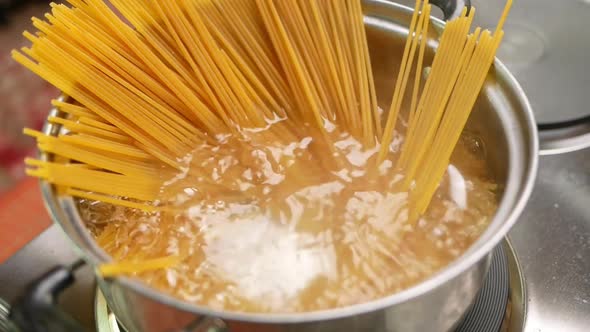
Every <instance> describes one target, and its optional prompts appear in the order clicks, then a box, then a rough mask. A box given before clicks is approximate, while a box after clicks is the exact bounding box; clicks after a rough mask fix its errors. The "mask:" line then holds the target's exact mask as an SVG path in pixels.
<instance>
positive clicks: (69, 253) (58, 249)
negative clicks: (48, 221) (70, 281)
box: [0, 226, 96, 327]
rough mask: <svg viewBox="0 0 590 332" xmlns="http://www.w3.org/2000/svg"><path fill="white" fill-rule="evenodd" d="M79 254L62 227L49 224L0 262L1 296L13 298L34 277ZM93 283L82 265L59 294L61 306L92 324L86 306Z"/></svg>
mask: <svg viewBox="0 0 590 332" xmlns="http://www.w3.org/2000/svg"><path fill="white" fill-rule="evenodd" d="M78 257H79V256H78V254H77V253H76V252H74V250H73V249H72V245H71V242H70V240H68V238H67V237H66V235H65V234H64V233H63V231H62V230H61V229H60V228H59V227H56V226H54V227H51V228H49V229H48V230H46V231H45V232H43V233H42V234H41V235H39V236H38V237H37V238H35V239H34V240H33V241H31V242H30V243H28V244H27V245H26V246H25V247H24V248H23V249H21V250H20V251H18V252H17V253H16V254H15V255H14V256H12V257H11V258H10V259H9V260H8V261H6V262H4V263H3V264H0V298H2V299H4V300H5V301H7V302H8V303H11V302H13V301H14V300H15V298H16V297H17V296H19V295H20V294H22V292H23V290H24V288H25V287H26V285H27V284H29V283H30V282H32V281H33V280H34V279H35V278H38V277H39V276H41V275H43V274H44V273H45V272H47V271H48V270H49V269H51V268H53V267H55V266H56V265H70V264H72V263H73V262H74V261H76V260H78ZM95 285H96V283H95V281H94V273H93V271H92V269H91V268H90V267H89V266H87V267H84V268H82V269H80V270H79V271H77V272H76V283H75V284H74V285H73V286H72V287H71V288H69V289H68V290H66V291H65V292H64V293H63V294H62V296H61V297H60V305H61V306H62V307H63V309H64V310H65V311H67V312H68V313H70V314H71V315H72V316H73V317H75V318H76V319H78V320H79V321H80V322H81V323H82V324H83V325H84V326H86V327H92V326H93V325H94V317H93V314H92V312H91V310H89V309H91V308H92V304H93V297H94V288H95V287H96V286H95Z"/></svg>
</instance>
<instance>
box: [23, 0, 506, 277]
mask: <svg viewBox="0 0 590 332" xmlns="http://www.w3.org/2000/svg"><path fill="white" fill-rule="evenodd" d="M68 2H69V4H70V5H71V6H66V5H57V4H52V5H51V7H52V12H51V14H47V15H46V16H45V18H46V20H40V19H36V18H34V19H33V25H34V26H35V27H36V28H37V29H38V32H37V33H35V34H32V33H29V32H25V33H24V35H25V37H26V38H27V39H29V40H30V41H31V42H32V46H31V47H30V48H23V49H22V50H21V51H20V52H19V51H14V52H13V57H14V58H15V59H16V60H17V61H18V62H20V63H21V64H23V65H24V66H26V67H27V68H29V69H30V70H31V71H33V72H35V73H36V74H38V75H39V76H41V77H42V78H43V79H45V80H47V81H48V82H50V83H51V84H53V85H55V86H56V87H58V88H59V89H61V90H62V91H63V92H64V93H65V94H66V95H68V96H69V99H68V102H63V101H54V102H53V104H54V105H55V106H56V107H57V108H58V109H59V110H60V111H61V114H64V116H63V117H61V116H60V117H49V118H48V121H49V122H50V123H53V124H56V125H59V126H60V127H61V128H62V131H61V132H60V134H59V135H57V136H56V137H54V136H49V135H46V134H43V133H40V132H37V131H33V130H25V133H26V134H28V135H30V136H33V137H34V138H35V139H36V140H37V144H38V147H39V149H40V150H42V151H44V152H46V153H48V154H50V155H52V156H53V159H50V160H48V161H45V160H35V159H27V161H26V164H27V166H28V167H29V169H28V170H27V173H28V174H29V175H32V176H36V177H39V178H42V179H44V180H46V181H48V182H50V183H52V184H54V185H56V186H58V187H59V189H60V190H61V193H65V194H66V195H71V196H75V197H80V198H86V199H89V200H99V201H104V202H107V203H112V204H116V205H121V206H125V207H129V208H133V209H139V210H141V211H143V212H146V213H151V212H156V211H157V212H161V211H164V212H170V213H175V211H182V209H184V208H185V207H186V206H188V205H190V203H191V202H192V201H191V200H189V201H186V200H185V198H182V199H180V200H178V199H177V197H179V195H184V194H183V193H184V192H187V191H188V192H190V195H192V196H191V197H192V198H191V199H192V200H199V201H205V202H217V201H219V200H223V201H231V200H233V199H235V200H237V201H240V200H245V199H247V198H251V197H262V196H264V195H267V196H272V197H274V198H275V200H282V199H284V198H286V197H288V196H289V195H291V194H292V191H293V190H297V188H300V187H298V186H295V185H293V184H294V183H297V184H298V185H299V186H305V185H306V184H310V185H312V184H319V183H324V182H327V181H330V180H332V179H340V178H339V177H338V176H337V175H336V173H338V172H339V171H340V170H344V171H348V170H347V169H346V167H347V166H350V165H351V163H349V161H348V160H346V157H345V156H342V155H341V154H339V153H338V151H337V146H336V145H337V144H336V142H342V139H343V138H344V139H348V138H349V137H351V138H352V139H353V140H354V141H355V142H361V145H362V149H361V150H362V151H360V152H359V153H367V154H368V155H369V154H371V153H373V152H374V151H378V155H377V156H376V163H377V165H376V167H374V168H372V169H368V170H362V171H361V170H358V171H360V172H361V173H363V172H364V173H363V174H365V173H366V174H368V176H367V179H371V175H372V174H373V175H374V174H376V173H378V172H376V170H377V169H378V168H379V167H380V166H382V165H383V162H384V161H385V160H390V161H395V162H396V163H395V167H394V168H393V169H395V172H398V171H399V172H402V173H403V174H404V181H403V182H402V183H401V184H400V185H399V187H396V188H395V190H399V191H404V192H409V193H410V197H411V198H412V199H411V200H410V206H411V209H412V211H411V214H412V218H411V219H412V220H415V219H416V218H417V216H419V215H420V214H422V213H423V212H424V211H425V209H426V208H427V207H428V205H429V203H430V200H431V198H432V196H433V195H434V193H435V191H436V189H437V186H438V184H439V182H440V181H441V179H442V178H443V176H444V173H445V170H446V168H447V167H448V164H449V160H450V156H451V153H452V151H453V149H454V147H455V145H456V144H457V141H458V139H459V136H460V135H461V132H462V130H463V128H464V126H465V124H466V122H467V119H468V117H469V114H470V112H471V110H472V108H473V106H474V104H475V101H476V98H477V96H478V94H479V91H480V90H481V87H482V85H483V83H484V80H485V77H486V75H487V73H488V71H489V69H490V66H491V65H492V62H493V59H494V54H495V52H496V50H497V48H498V45H499V43H500V41H501V38H502V31H501V29H502V25H503V23H504V20H505V18H506V15H507V13H508V10H509V8H510V5H511V1H508V3H507V5H506V9H505V11H504V14H503V16H502V18H501V20H500V23H499V24H498V28H497V30H496V32H495V33H494V34H493V35H492V34H491V33H490V32H487V31H485V32H481V29H479V28H478V29H476V30H475V32H474V33H472V34H469V29H470V26H471V24H472V21H473V17H474V14H475V10H474V9H472V10H471V11H470V12H469V13H467V10H463V12H462V14H461V15H460V17H459V18H457V19H455V20H452V21H450V22H448V23H447V24H446V26H445V29H444V30H443V32H442V35H441V37H440V40H439V45H438V49H437V50H436V53H435V56H434V59H433V62H432V64H431V65H430V67H431V68H430V74H429V75H428V77H427V78H426V80H423V79H422V71H423V68H424V66H425V65H427V64H425V63H424V62H425V60H424V59H425V53H426V46H427V45H426V44H427V43H428V38H429V35H428V33H429V24H430V13H431V5H430V3H429V1H428V0H425V1H423V0H417V1H416V6H415V10H414V13H413V15H412V19H411V22H410V26H409V32H408V37H407V40H406V44H405V48H404V51H403V55H402V59H401V65H400V68H399V71H398V73H397V80H396V83H395V87H394V89H393V98H392V102H391V105H390V107H389V112H388V114H387V119H386V124H385V128H382V127H383V126H382V123H381V120H382V119H381V115H380V113H379V109H378V104H377V93H376V89H375V83H374V79H373V72H372V64H371V60H370V56H369V48H368V41H367V37H366V31H365V25H364V22H363V11H362V6H361V0H294V1H283V0H200V1H194V0H174V1H150V0H110V1H109V3H110V4H112V5H113V6H114V9H113V8H112V7H109V6H108V5H107V3H106V2H105V1H104V0H68ZM412 72H414V77H413V78H412ZM408 98H409V105H410V106H409V109H408V111H407V126H406V127H405V128H404V124H400V122H401V121H398V117H400V116H403V113H404V112H403V111H404V110H403V108H404V105H405V104H406V103H404V101H405V100H408ZM396 131H397V132H402V131H405V138H404V143H403V145H402V149H401V153H400V154H399V156H397V155H396V154H395V153H392V152H391V150H390V145H391V143H392V141H393V137H394V133H395V132H396ZM302 142H307V143H302ZM309 142H313V144H309ZM346 144H348V143H346ZM298 146H305V149H307V151H309V152H310V154H309V155H306V156H305V157H300V156H299V157H297V156H296V153H294V150H295V147H298ZM308 146H309V147H308ZM283 150H286V151H289V152H288V153H278V152H277V151H283ZM302 154H303V153H302ZM252 170H254V172H252ZM365 171H366V172H365ZM392 172H393V171H392ZM266 173H268V174H270V176H267V175H266ZM391 175H393V174H391ZM271 176H274V177H275V178H274V179H271V178H270V177H271ZM277 177H278V178H281V177H288V178H289V181H287V183H286V184H284V185H280V184H277V183H278V182H280V181H279V180H277ZM244 178H246V180H247V181H246V180H244ZM187 182H190V185H189V186H187ZM275 182H276V183H275ZM359 182H362V181H359ZM269 183H271V184H272V185H273V188H272V189H269V188H270V185H269ZM388 183H389V182H388ZM350 185H351V186H353V184H350ZM354 185H366V183H364V182H363V183H362V184H354ZM379 188H381V187H379ZM362 189H363V188H359V191H362ZM175 200H177V201H178V202H175ZM259 203H260V204H261V205H263V204H265V203H264V202H259ZM115 233H116V230H115V229H111V228H108V227H107V228H106V229H105V231H104V232H103V233H102V234H101V236H103V237H102V238H101V239H99V242H100V243H101V244H102V245H104V246H109V245H110V244H112V243H113V241H116V234H115ZM154 241H156V240H154ZM130 255H131V256H133V257H131V256H129V257H131V258H133V259H132V260H128V261H127V263H122V265H116V266H115V265H113V266H111V267H110V268H105V271H106V272H105V273H113V274H116V273H122V272H129V271H143V270H145V269H148V270H149V269H156V268H161V267H162V266H166V264H172V263H174V262H178V258H177V257H164V258H158V259H157V260H156V261H149V259H150V257H144V255H143V254H142V253H141V252H133V253H131V254H130ZM121 257H122V256H121ZM142 262H143V263H142ZM171 262H172V263H171ZM144 263H145V264H144ZM142 264H143V265H142ZM109 271H110V272H109Z"/></svg>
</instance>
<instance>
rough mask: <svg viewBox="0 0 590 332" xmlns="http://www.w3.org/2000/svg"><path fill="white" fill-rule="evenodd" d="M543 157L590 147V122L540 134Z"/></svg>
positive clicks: (544, 131)
mask: <svg viewBox="0 0 590 332" xmlns="http://www.w3.org/2000/svg"><path fill="white" fill-rule="evenodd" d="M539 138H540V149H541V155H552V154H559V153H567V152H572V151H577V150H582V149H585V148H588V147H590V121H588V123H583V124H579V125H576V126H571V127H567V128H561V129H552V130H543V131H541V132H539Z"/></svg>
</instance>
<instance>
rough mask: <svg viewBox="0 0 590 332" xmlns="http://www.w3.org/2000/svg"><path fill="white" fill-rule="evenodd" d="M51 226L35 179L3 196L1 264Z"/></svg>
mask: <svg viewBox="0 0 590 332" xmlns="http://www.w3.org/2000/svg"><path fill="white" fill-rule="evenodd" d="M50 225H51V219H50V218H49V215H48V214H47V212H46V210H45V206H44V205H43V200H42V198H41V194H40V192H39V182H38V181H37V180H36V179H33V178H26V179H24V180H23V181H20V182H19V183H18V185H16V186H14V187H13V188H12V189H11V190H9V191H8V192H5V193H4V194H0V264H1V263H2V262H4V261H5V260H6V259H8V258H9V257H10V256H12V255H13V254H14V253H16V252H17V251H18V250H19V249H20V248H22V247H23V246H25V245H26V244H27V243H29V242H30V241H31V240H33V239H34V238H35V237H37V235H39V234H41V232H43V231H44V230H45V229H47V228H48V227H49V226H50Z"/></svg>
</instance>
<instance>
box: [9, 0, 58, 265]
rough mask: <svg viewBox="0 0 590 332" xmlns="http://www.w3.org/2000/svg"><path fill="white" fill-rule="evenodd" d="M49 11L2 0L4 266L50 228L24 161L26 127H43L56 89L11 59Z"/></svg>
mask: <svg viewBox="0 0 590 332" xmlns="http://www.w3.org/2000/svg"><path fill="white" fill-rule="evenodd" d="M48 8H49V1H47V0H0V263H2V262H3V261H4V260H5V259H7V258H8V257H10V256H11V254H12V253H14V252H16V250H18V249H19V248H21V247H22V246H23V245H24V244H26V243H27V242H29V241H30V240H32V239H33V238H34V237H35V236H36V235H38V234H39V233H40V232H41V231H42V230H43V229H45V228H46V227H47V226H48V225H49V224H50V221H49V217H48V216H47V214H46V213H45V210H44V208H43V204H42V202H41V198H40V195H39V190H38V188H37V181H35V180H32V179H26V178H25V176H24V167H23V159H24V158H25V157H26V156H27V155H32V154H34V153H35V152H34V148H35V146H34V141H33V140H32V139H30V138H28V137H26V136H24V135H22V128H23V127H31V128H35V129H39V128H41V127H42V125H43V120H44V118H45V116H46V113H47V111H48V109H49V106H50V104H49V101H50V100H51V99H52V98H54V97H55V96H56V95H57V93H58V91H57V90H56V89H54V88H53V87H51V86H50V85H49V84H47V83H45V82H44V81H42V80H41V79H39V78H37V77H36V76H35V75H34V74H32V73H31V72H29V71H28V70H26V69H25V68H23V67H22V66H20V65H18V64H17V63H15V62H14V61H13V60H12V58H11V57H10V51H11V50H12V49H14V48H18V47H22V46H24V45H25V41H26V40H25V39H24V37H22V31H24V30H25V29H28V28H29V27H30V18H31V17H32V16H42V15H43V13H45V12H47V10H48Z"/></svg>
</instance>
